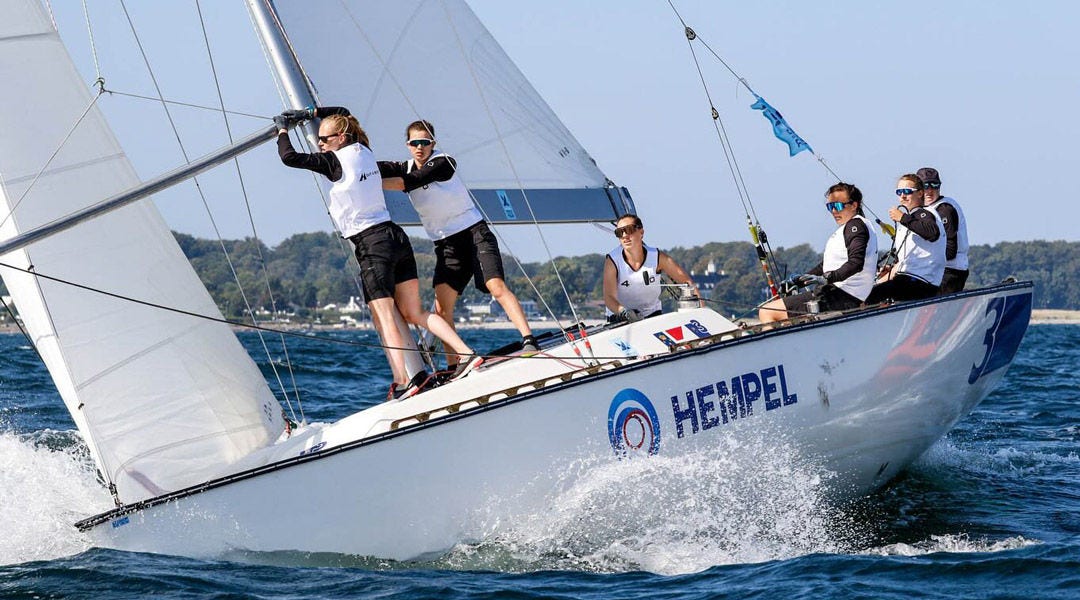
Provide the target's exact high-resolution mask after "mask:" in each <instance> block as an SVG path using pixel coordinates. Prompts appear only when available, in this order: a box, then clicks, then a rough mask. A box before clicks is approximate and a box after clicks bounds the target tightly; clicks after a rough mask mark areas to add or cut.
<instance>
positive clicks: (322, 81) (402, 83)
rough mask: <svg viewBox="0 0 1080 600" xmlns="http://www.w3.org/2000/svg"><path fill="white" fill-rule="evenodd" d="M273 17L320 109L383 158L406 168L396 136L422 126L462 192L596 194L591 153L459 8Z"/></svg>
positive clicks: (409, 0)
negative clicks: (350, 123) (349, 120)
mask: <svg viewBox="0 0 1080 600" xmlns="http://www.w3.org/2000/svg"><path fill="white" fill-rule="evenodd" d="M275 7H276V9H277V12H278V14H279V16H280V18H281V22H282V24H283V26H284V29H285V31H286V34H287V36H288V39H289V42H290V43H291V45H292V46H293V48H294V50H295V51H296V53H297V56H298V58H299V60H300V63H301V64H302V65H303V68H304V71H305V73H306V74H307V75H308V77H309V78H310V79H311V80H312V81H313V82H314V85H315V87H316V92H317V93H318V97H319V101H320V102H322V103H324V104H326V105H342V106H347V107H348V108H349V109H350V110H351V111H353V113H354V114H355V115H356V117H357V118H358V119H359V120H360V124H361V125H362V126H363V127H364V129H365V131H367V133H368V136H369V137H370V139H371V145H372V149H373V150H374V151H375V154H376V155H377V156H378V157H379V158H380V159H382V160H391V159H394V160H405V159H406V158H407V157H408V155H407V153H406V149H405V145H404V144H405V126H406V125H407V124H408V123H410V122H412V121H415V120H417V119H418V118H424V119H427V120H429V121H431V122H432V123H433V124H434V125H435V128H436V134H437V138H438V140H439V144H440V147H441V148H442V149H443V150H444V151H446V152H447V153H449V154H451V155H452V156H454V157H455V158H456V159H457V160H458V162H459V164H460V171H459V174H460V175H461V177H462V179H463V180H464V181H465V183H466V184H467V185H468V186H469V188H471V189H477V188H483V189H511V190H516V189H519V188H524V189H553V188H558V189H583V188H602V187H604V185H605V182H606V178H605V177H604V174H603V173H602V172H601V171H600V169H599V168H597V166H596V164H595V163H594V162H593V160H592V158H591V157H590V156H589V154H588V153H587V152H586V151H585V149H584V148H582V147H581V144H579V143H578V141H577V140H576V139H574V136H573V135H572V134H571V133H570V131H569V130H568V129H567V128H566V126H565V125H563V123H562V122H561V121H560V120H559V118H558V117H557V116H555V113H554V112H552V110H551V108H550V107H548V105H547V103H545V102H544V100H543V98H541V97H540V95H539V94H538V93H537V92H536V90H535V89H534V88H533V87H532V85H531V84H530V83H529V82H528V80H526V79H525V77H524V75H522V74H521V72H520V71H519V70H518V68H517V67H516V66H515V65H514V63H513V61H511V60H510V58H509V57H508V56H507V55H506V53H505V52H504V51H503V49H502V48H501V47H500V46H499V44H498V43H497V42H496V41H495V39H494V38H493V37H492V36H491V34H490V33H489V32H488V30H487V29H486V28H485V27H484V26H483V24H481V23H480V21H479V20H478V19H477V18H476V15H475V14H473V12H472V10H471V9H470V8H469V7H468V6H467V5H466V4H465V3H464V2H463V1H461V0H396V1H394V2H364V1H360V0H342V1H341V2H333V3H325V4H320V5H319V7H318V9H317V10H312V7H311V6H310V4H308V3H306V2H277V3H275ZM500 137H501V140H500ZM508 153H509V155H508ZM511 163H512V164H511ZM608 218H609V219H610V218H611V215H608Z"/></svg>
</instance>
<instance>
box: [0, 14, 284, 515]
mask: <svg viewBox="0 0 1080 600" xmlns="http://www.w3.org/2000/svg"><path fill="white" fill-rule="evenodd" d="M3 4H4V6H3V14H4V18H3V20H2V21H0V81H3V82H4V86H5V88H6V89H7V90H8V92H7V93H5V94H3V95H2V96H0V131H2V132H3V135H2V136H0V177H2V185H0V197H2V198H3V201H4V205H3V207H2V208H0V213H2V214H0V219H3V225H2V227H0V238H3V239H9V238H11V237H12V236H14V235H16V234H18V233H20V232H23V231H26V230H29V229H31V228H34V227H37V226H39V225H42V224H44V223H48V222H50V221H52V220H54V219H57V218H59V217H61V216H63V215H66V214H68V213H71V212H73V211H75V210H78V209H81V208H84V207H86V206H88V205H91V204H93V203H95V202H97V201H100V200H101V199H103V198H106V197H108V196H110V195H113V194H115V193H117V192H120V191H123V190H125V189H128V188H130V187H132V186H134V185H136V184H137V183H138V177H137V176H136V174H135V172H134V170H133V169H132V167H131V165H130V163H129V162H128V160H127V158H126V156H125V155H124V153H123V151H122V149H121V148H120V146H119V145H118V143H117V141H116V139H115V138H114V136H113V134H112V132H111V131H110V130H109V128H108V125H107V124H106V123H105V121H104V119H103V117H102V116H101V114H100V113H99V111H98V110H97V109H96V108H93V109H91V110H90V111H89V112H88V113H87V114H86V116H85V118H83V119H82V120H81V122H79V125H78V127H77V128H76V129H75V130H74V132H73V134H72V135H71V137H70V139H69V140H68V141H67V142H66V143H64V144H63V146H62V147H61V142H62V140H63V139H64V137H65V135H66V134H67V133H68V131H69V130H70V129H71V127H72V125H73V124H74V123H76V122H77V121H79V117H80V115H82V114H83V112H84V110H85V109H86V107H87V106H89V105H90V103H91V100H92V97H91V94H90V92H89V91H88V89H87V86H86V85H85V84H84V83H83V82H82V81H81V79H80V77H79V75H78V73H77V72H76V70H75V67H74V65H73V64H72V61H71V59H70V57H69V56H68V54H67V51H66V49H65V48H64V47H63V45H62V43H61V41H60V38H59V36H58V35H57V33H56V31H55V29H54V28H53V26H52V24H51V22H50V20H49V18H48V16H47V15H46V14H45V12H44V10H43V9H42V6H41V3H40V1H39V0H6V1H5V2H4V3H3ZM57 147H61V149H60V151H59V153H58V154H57V155H56V157H55V158H54V159H52V161H51V162H49V157H50V156H51V155H52V153H53V152H54V151H55V150H56V148H57ZM47 163H48V167H47V168H46V169H45V170H44V171H43V172H42V173H41V175H40V177H37V178H36V181H35V176H36V175H37V174H38V172H39V171H40V170H41V168H42V166H44V165H46V164H47ZM24 196H25V197H24ZM12 211H13V212H12ZM0 262H3V263H5V264H8V265H13V266H15V267H19V268H32V269H33V270H34V271H35V272H37V273H40V274H43V275H48V276H51V277H55V278H59V279H63V280H70V281H74V282H78V283H79V284H81V285H84V286H88V287H91V288H97V289H101V290H107V291H108V292H111V293H114V294H119V295H123V296H129V297H132V298H137V299H139V300H143V301H147V302H151V303H160V304H163V305H167V306H171V307H176V308H179V309H181V310H185V311H190V312H193V313H198V314H203V315H210V316H214V317H219V318H220V312H219V311H218V309H217V307H216V306H215V304H214V302H213V301H212V299H211V298H210V295H209V294H208V293H207V291H206V289H205V288H204V287H203V286H202V284H201V283H200V281H199V279H198V277H197V275H196V274H195V272H194V270H193V269H192V268H191V265H190V264H189V263H188V261H187V259H186V258H185V257H184V255H183V253H182V252H181V250H180V248H179V246H178V245H177V243H176V241H175V240H174V239H173V236H172V233H171V232H170V231H169V228H168V226H167V225H166V224H165V222H164V221H163V220H162V218H161V216H160V215H159V214H158V212H157V210H156V208H155V207H154V205H153V203H151V202H149V201H142V202H139V203H136V204H132V205H129V206H127V207H125V208H122V209H120V210H117V211H115V212H112V213H109V214H108V215H105V216H103V217H100V218H98V219H95V220H93V221H89V222H86V223H83V224H81V225H79V226H77V227H75V228H73V229H70V230H67V231H65V232H63V233H61V234H58V235H56V236H53V237H51V238H48V239H45V240H43V241H40V242H37V243H35V244H33V245H31V246H29V247H28V248H26V249H23V250H18V251H15V252H11V253H9V254H6V255H4V256H3V257H0ZM0 274H2V275H3V279H4V282H5V284H6V285H7V287H8V290H9V291H10V292H11V294H12V296H13V298H14V300H15V304H16V306H17V307H18V309H19V312H20V314H21V315H22V318H23V320H24V322H25V325H26V328H27V330H28V332H29V334H30V336H31V338H32V341H33V342H34V344H35V346H36V347H37V348H38V351H39V352H40V353H41V356H42V358H43V359H44V362H45V364H46V366H47V367H48V369H49V372H50V374H51V375H52V378H53V380H54V381H55V382H56V386H57V388H58V389H59V390H60V394H61V396H62V397H63V399H64V402H65V404H66V405H67V407H68V409H69V410H70V411H71V414H72V416H73V418H74V420H75V423H76V425H77V426H78V427H79V430H80V431H81V432H82V433H83V435H84V437H85V438H86V442H87V444H88V446H89V447H90V451H91V453H92V455H93V457H94V460H95V461H96V463H97V465H98V467H99V469H100V470H101V472H102V473H103V474H104V476H105V477H106V479H107V480H109V481H111V482H113V483H115V485H116V488H117V494H118V497H119V499H120V500H121V501H122V502H125V503H131V502H135V501H138V500H142V499H145V498H148V497H151V496H155V495H158V494H161V493H163V492H168V491H173V490H176V489H180V488H183V487H186V486H189V485H193V484H196V483H199V482H202V481H205V480H207V479H208V478H210V477H212V476H214V475H218V474H221V473H222V472H224V471H227V470H228V465H229V464H231V463H233V462H235V461H236V460H238V459H240V458H242V457H244V456H246V455H248V454H249V453H251V452H252V451H253V450H255V449H257V448H260V447H263V446H265V445H267V444H269V443H271V442H272V441H274V440H275V439H276V438H277V437H278V436H279V435H280V433H281V432H282V431H283V429H284V422H283V419H282V415H281V409H280V406H279V405H278V403H277V401H276V399H275V398H274V397H273V394H272V393H271V392H270V390H269V389H268V388H267V386H266V383H265V381H264V379H263V377H262V375H261V374H260V373H259V370H258V369H257V368H256V366H255V364H254V363H253V362H252V361H251V359H250V357H249V356H248V355H247V353H246V352H245V351H244V349H243V347H241V345H240V344H239V342H238V341H237V339H236V336H235V335H234V334H233V333H232V331H231V330H230V329H229V328H228V327H227V326H225V325H223V324H220V323H214V322H211V321H208V320H204V319H197V318H193V317H189V316H184V315H179V314H176V313H172V312H166V311H163V310H160V309H155V308H151V307H148V306H143V305H139V304H135V303H132V302H129V301H124V300H120V299H116V298H113V297H109V296H106V295H103V294H100V293H96V292H92V291H88V290H84V289H78V288H75V287H72V286H69V285H65V284H63V283H59V282H55V281H51V280H49V279H44V278H39V277H34V276H32V275H27V274H25V273H20V272H19V271H15V270H13V269H10V268H0Z"/></svg>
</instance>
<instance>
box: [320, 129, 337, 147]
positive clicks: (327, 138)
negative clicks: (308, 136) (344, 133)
mask: <svg viewBox="0 0 1080 600" xmlns="http://www.w3.org/2000/svg"><path fill="white" fill-rule="evenodd" d="M339 135H341V132H338V133H331V134H330V135H320V136H318V138H319V141H320V142H322V143H324V144H325V143H326V142H329V141H330V138H333V137H337V136H339Z"/></svg>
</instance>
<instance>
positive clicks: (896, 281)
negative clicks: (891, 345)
mask: <svg viewBox="0 0 1080 600" xmlns="http://www.w3.org/2000/svg"><path fill="white" fill-rule="evenodd" d="M896 195H897V196H898V197H899V198H900V206H894V207H892V208H890V209H889V217H890V218H891V219H892V220H893V221H895V222H897V226H896V237H895V238H894V239H893V250H892V252H890V256H894V257H895V258H896V264H894V265H892V266H890V267H886V268H884V269H883V270H882V271H881V273H880V274H879V275H878V283H877V285H875V286H874V289H873V290H872V291H871V292H870V296H868V297H867V298H866V303H867V304H877V303H878V302H881V301H882V300H885V299H887V298H892V299H893V300H919V299H921V298H929V297H931V296H934V295H937V293H938V288H939V287H940V286H941V277H942V275H943V274H944V273H945V226H944V224H942V222H941V217H939V216H938V214H937V213H936V212H934V211H932V210H927V209H926V208H924V207H923V182H922V180H921V179H919V176H918V175H915V174H908V175H903V176H901V177H900V180H899V181H898V182H897V183H896ZM901 209H903V212H902V211H901Z"/></svg>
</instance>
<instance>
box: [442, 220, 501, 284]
mask: <svg viewBox="0 0 1080 600" xmlns="http://www.w3.org/2000/svg"><path fill="white" fill-rule="evenodd" d="M496 277H498V278H499V279H506V274H505V273H504V272H503V262H502V256H501V255H500V254H499V242H498V240H496V239H495V234H494V233H492V232H491V229H489V228H488V226H487V223H485V222H483V221H480V222H479V223H477V224H475V225H473V226H471V227H469V228H468V229H465V230H464V231H459V232H457V233H455V234H454V235H451V236H448V237H445V238H443V239H441V240H437V241H436V242H435V276H434V277H433V278H432V284H433V285H439V284H440V283H445V284H447V285H449V286H450V287H451V288H453V290H454V291H455V292H457V293H458V295H459V296H460V295H461V292H463V291H465V286H467V285H469V279H470V278H471V279H473V284H474V285H476V289H478V290H480V291H481V292H483V293H485V294H490V293H491V292H489V291H488V289H487V285H485V282H486V281H488V280H489V279H494V278H496Z"/></svg>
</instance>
